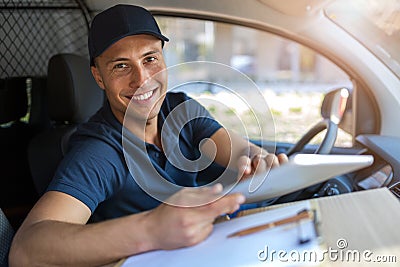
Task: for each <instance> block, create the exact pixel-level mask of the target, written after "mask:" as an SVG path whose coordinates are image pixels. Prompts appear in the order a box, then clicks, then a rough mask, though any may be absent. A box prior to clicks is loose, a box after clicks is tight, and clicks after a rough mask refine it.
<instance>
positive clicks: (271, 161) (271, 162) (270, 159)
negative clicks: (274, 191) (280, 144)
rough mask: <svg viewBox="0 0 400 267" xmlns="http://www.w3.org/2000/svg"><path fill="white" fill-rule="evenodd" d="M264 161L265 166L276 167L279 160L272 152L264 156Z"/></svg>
mask: <svg viewBox="0 0 400 267" xmlns="http://www.w3.org/2000/svg"><path fill="white" fill-rule="evenodd" d="M265 161H266V163H267V168H268V169H270V168H274V167H278V166H279V161H278V157H277V156H275V155H274V154H268V155H267V156H266V157H265Z"/></svg>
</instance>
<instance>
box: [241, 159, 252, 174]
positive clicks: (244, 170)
mask: <svg viewBox="0 0 400 267" xmlns="http://www.w3.org/2000/svg"><path fill="white" fill-rule="evenodd" d="M238 172H239V176H240V177H241V176H243V175H247V174H250V173H251V159H250V158H249V157H248V156H241V157H239V160H238Z"/></svg>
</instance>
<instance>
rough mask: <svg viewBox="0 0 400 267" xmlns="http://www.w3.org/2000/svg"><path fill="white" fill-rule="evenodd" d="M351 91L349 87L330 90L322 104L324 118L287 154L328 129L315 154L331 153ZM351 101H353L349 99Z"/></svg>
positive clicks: (289, 154) (295, 150) (301, 147)
mask: <svg viewBox="0 0 400 267" xmlns="http://www.w3.org/2000/svg"><path fill="white" fill-rule="evenodd" d="M349 96H350V91H349V89H347V88H344V87H341V88H337V89H335V90H333V91H331V92H328V93H327V94H326V95H325V97H324V100H323V102H322V105H321V116H322V118H323V119H322V120H321V121H320V122H318V123H317V124H316V125H315V126H314V127H312V128H311V129H310V130H308V132H307V133H306V134H305V135H303V137H302V138H300V140H299V141H298V142H297V143H296V144H295V145H294V146H293V147H292V148H290V149H289V150H288V151H287V152H286V154H287V155H288V156H291V155H293V154H294V153H297V152H300V151H302V150H303V148H304V146H305V145H306V144H308V143H309V142H310V141H311V139H313V138H314V137H315V136H316V135H317V134H319V133H320V132H321V131H323V130H325V129H326V134H325V136H324V139H323V140H322V142H321V144H320V145H319V147H318V149H317V150H316V151H315V154H329V153H330V152H331V150H332V148H333V146H334V144H335V141H336V137H337V134H338V128H339V126H338V125H339V123H340V121H341V120H342V118H343V115H344V113H345V110H346V106H347V103H348V99H349ZM349 103H351V101H349Z"/></svg>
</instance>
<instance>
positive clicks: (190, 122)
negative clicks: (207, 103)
mask: <svg viewBox="0 0 400 267" xmlns="http://www.w3.org/2000/svg"><path fill="white" fill-rule="evenodd" d="M176 111H178V112H176ZM158 122H159V125H158V127H159V130H160V131H161V132H162V142H163V148H164V150H163V151H161V150H160V149H159V148H158V147H157V146H155V145H153V144H148V143H145V142H144V141H142V140H140V139H139V138H137V137H136V136H134V135H133V134H131V133H130V132H128V131H127V130H126V129H125V127H123V126H122V125H121V123H119V122H118V120H117V119H116V118H115V117H114V115H113V113H112V112H111V108H110V106H109V104H108V103H107V104H105V105H104V106H103V107H102V108H101V109H100V110H99V111H98V112H97V113H96V114H95V115H94V116H93V117H92V118H91V119H90V120H89V121H88V122H87V123H84V124H82V125H80V126H79V127H78V129H77V131H76V132H75V133H74V134H73V135H72V137H71V139H70V142H69V151H68V153H67V155H66V156H65V157H64V159H63V160H62V162H61V164H60V165H59V167H58V169H57V171H56V173H55V176H54V179H53V180H52V182H51V183H50V185H49V187H48V189H47V190H48V191H51V190H53V191H60V192H64V193H66V194H69V195H71V196H73V197H75V198H77V199H78V200H80V201H82V202H83V203H84V204H86V205H87V206H88V207H89V208H90V210H91V211H92V213H93V218H95V219H94V220H95V221H99V220H105V219H111V218H116V217H120V216H124V215H128V214H132V213H137V212H141V211H144V210H148V209H152V208H155V207H156V206H158V205H159V204H160V199H158V198H154V197H153V196H151V195H149V194H148V193H146V192H145V191H144V190H143V189H142V188H145V189H146V186H147V187H148V188H153V187H154V188H155V190H158V189H160V190H161V191H162V190H163V189H164V185H163V183H162V182H161V183H157V182H159V181H160V180H159V179H160V177H162V178H163V179H164V180H165V181H168V184H177V185H180V186H198V185H202V184H205V183H208V182H210V181H212V180H213V179H215V178H216V177H218V176H219V175H220V174H221V173H222V172H223V171H224V170H225V168H223V167H222V166H219V165H217V164H216V163H212V164H211V165H210V166H208V167H207V166H205V165H204V164H203V163H202V162H201V161H200V160H199V156H200V151H199V146H200V144H201V141H202V140H203V139H205V138H209V137H211V136H212V135H213V134H214V133H215V132H216V131H217V130H218V129H219V128H221V125H220V124H219V123H218V122H217V121H216V120H215V119H213V118H212V116H211V115H210V114H209V112H208V111H207V110H206V109H205V108H204V107H203V106H201V105H200V104H199V103H198V102H196V101H194V100H193V99H191V98H189V97H188V96H187V95H186V94H184V93H167V96H166V98H165V100H164V102H163V105H162V107H161V110H160V113H159V116H158ZM177 133H178V134H177ZM183 157H184V158H183ZM184 159H186V160H184ZM149 163H150V165H151V166H149ZM203 165H204V166H203ZM128 167H129V168H128ZM138 182H139V184H140V186H139V185H138ZM146 191H147V190H146Z"/></svg>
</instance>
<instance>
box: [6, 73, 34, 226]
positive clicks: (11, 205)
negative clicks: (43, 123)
mask: <svg viewBox="0 0 400 267" xmlns="http://www.w3.org/2000/svg"><path fill="white" fill-rule="evenodd" d="M27 111H28V95H27V77H10V78H6V79H1V80H0V170H1V174H0V207H2V209H3V210H6V211H10V213H12V214H13V216H12V217H10V220H11V221H12V223H13V225H14V223H15V225H16V224H18V222H17V221H21V220H22V218H23V217H24V216H25V215H26V214H25V212H27V211H28V210H29V209H30V208H31V206H32V205H33V203H34V202H36V200H37V194H36V191H35V189H34V186H33V182H32V177H31V174H30V170H29V165H28V157H27V148H28V144H29V141H30V139H31V138H32V136H33V134H34V131H33V129H32V127H31V125H30V124H29V123H28V122H27V118H26V117H25V116H26V114H27Z"/></svg>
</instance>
